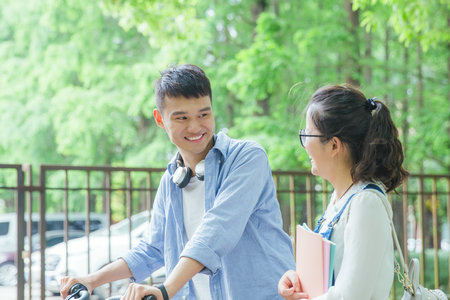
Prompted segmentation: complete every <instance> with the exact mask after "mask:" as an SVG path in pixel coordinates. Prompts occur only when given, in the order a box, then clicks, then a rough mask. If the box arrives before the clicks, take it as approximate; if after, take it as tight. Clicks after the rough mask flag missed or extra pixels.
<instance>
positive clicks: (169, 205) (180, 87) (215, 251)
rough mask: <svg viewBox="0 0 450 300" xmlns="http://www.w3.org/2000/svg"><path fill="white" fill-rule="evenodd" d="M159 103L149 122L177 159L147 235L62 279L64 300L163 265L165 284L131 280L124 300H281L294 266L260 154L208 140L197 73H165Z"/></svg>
mask: <svg viewBox="0 0 450 300" xmlns="http://www.w3.org/2000/svg"><path fill="white" fill-rule="evenodd" d="M156 105H157V109H155V110H154V113H153V115H154V118H155V121H156V123H157V125H158V126H159V127H161V128H162V129H164V130H165V131H166V132H167V135H168V136H169V138H170V140H171V141H172V143H173V144H175V145H176V146H177V148H178V153H177V155H176V156H175V157H174V159H173V160H172V161H171V162H170V163H169V165H168V167H167V170H166V172H165V173H164V175H163V177H162V179H161V182H160V186H159V188H158V192H157V195H156V199H155V203H154V206H153V214H152V219H151V233H150V238H149V240H148V241H141V243H140V244H139V245H138V246H137V247H136V248H134V249H132V250H130V251H129V252H128V253H127V254H126V255H125V256H123V257H122V259H119V260H117V261H115V262H113V263H111V264H110V265H108V266H106V267H105V268H103V269H101V270H100V271H98V272H96V273H93V274H91V275H88V276H86V277H83V278H67V277H65V278H63V279H62V280H61V294H62V296H63V297H65V296H66V295H67V291H68V289H69V287H70V286H71V285H72V284H73V283H75V282H81V283H84V284H85V285H86V286H87V287H88V289H89V291H92V290H93V289H94V288H96V287H97V286H99V285H102V284H104V283H107V282H111V281H114V280H118V279H123V278H127V277H130V278H132V280H133V281H136V282H140V281H142V280H144V279H145V278H146V277H148V276H149V275H150V274H151V273H152V272H154V271H156V270H158V269H159V268H160V267H162V266H165V267H166V271H167V275H168V276H167V279H166V281H165V282H164V285H161V286H159V287H158V288H155V287H151V286H147V285H140V284H134V283H132V284H130V286H129V288H128V289H127V292H126V294H125V295H124V298H123V300H141V299H142V297H143V296H145V295H149V294H153V295H156V296H157V298H158V300H166V299H168V298H171V299H200V300H203V299H207V300H209V299H214V300H219V299H232V300H235V299H268V300H269V299H270V300H273V299H280V296H279V295H278V293H277V283H278V280H279V278H280V277H281V276H282V275H283V273H284V272H285V271H286V270H288V269H290V268H294V267H295V263H294V258H293V251H292V242H291V240H290V239H289V237H288V235H287V234H286V233H285V232H284V231H283V229H282V219H281V213H280V208H279V204H278V201H277V199H276V197H275V186H274V183H273V180H272V174H271V170H270V167H269V163H268V159H267V155H266V153H265V151H264V150H263V148H262V147H261V146H259V145H257V144H256V143H254V142H248V141H240V140H234V139H230V138H229V137H228V136H226V135H225V134H224V133H219V134H217V135H215V134H214V132H215V123H214V115H213V109H212V106H211V87H210V83H209V80H208V78H207V77H206V75H205V73H204V72H203V70H201V69H200V68H198V67H196V66H193V65H188V64H187V65H181V66H177V67H173V68H169V69H167V70H165V71H163V72H162V74H161V78H160V79H159V80H158V82H157V84H156ZM200 166H204V169H203V168H201V167H200ZM199 167H200V168H199ZM187 168H189V170H188V169H187ZM185 171H187V173H186V172H185ZM190 172H191V174H190ZM185 173H186V174H185ZM197 177H199V178H200V179H199V178H197ZM183 179H185V180H183ZM176 182H177V183H176Z"/></svg>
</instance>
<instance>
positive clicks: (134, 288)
mask: <svg viewBox="0 0 450 300" xmlns="http://www.w3.org/2000/svg"><path fill="white" fill-rule="evenodd" d="M147 295H154V296H156V298H157V299H158V300H163V295H162V293H161V291H160V290H159V289H158V288H156V287H154V286H149V285H144V284H137V283H130V285H129V286H128V288H127V290H126V292H125V295H123V297H122V299H121V300H142V298H144V297H145V296H147Z"/></svg>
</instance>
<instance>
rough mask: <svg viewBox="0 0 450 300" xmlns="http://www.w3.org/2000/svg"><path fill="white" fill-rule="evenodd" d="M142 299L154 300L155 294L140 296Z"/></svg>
mask: <svg viewBox="0 0 450 300" xmlns="http://www.w3.org/2000/svg"><path fill="white" fill-rule="evenodd" d="M142 300H156V296H153V295H147V296H145V297H144V298H142Z"/></svg>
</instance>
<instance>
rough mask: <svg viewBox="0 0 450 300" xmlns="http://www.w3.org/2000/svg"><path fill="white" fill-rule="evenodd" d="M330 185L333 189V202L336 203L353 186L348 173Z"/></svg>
mask: <svg viewBox="0 0 450 300" xmlns="http://www.w3.org/2000/svg"><path fill="white" fill-rule="evenodd" d="M331 185H333V187H334V191H335V196H336V197H335V200H334V202H335V203H336V202H337V201H339V200H340V199H341V198H342V197H343V196H344V195H345V194H346V193H347V192H348V191H349V190H350V188H351V187H352V186H353V179H352V176H351V175H350V172H349V173H348V174H347V175H345V176H340V177H338V178H336V179H335V180H334V182H331Z"/></svg>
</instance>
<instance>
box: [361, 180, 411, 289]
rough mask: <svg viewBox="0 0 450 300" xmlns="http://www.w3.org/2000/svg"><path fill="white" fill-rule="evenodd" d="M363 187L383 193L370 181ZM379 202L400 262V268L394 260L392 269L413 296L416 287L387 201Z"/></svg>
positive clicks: (404, 287)
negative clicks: (384, 213)
mask: <svg viewBox="0 0 450 300" xmlns="http://www.w3.org/2000/svg"><path fill="white" fill-rule="evenodd" d="M364 189H374V190H377V191H379V192H380V193H382V194H383V195H385V193H384V192H383V190H382V189H381V188H380V187H379V186H378V185H375V184H372V183H370V184H368V185H366V187H365V188H364ZM381 202H382V203H383V206H384V208H385V209H386V213H387V215H388V219H389V225H390V226H391V231H392V238H393V240H394V244H395V248H397V252H398V257H399V259H400V264H401V268H400V266H399V264H398V262H397V260H395V269H394V270H395V273H397V277H398V281H400V283H401V284H402V286H403V289H404V290H405V291H408V292H409V293H411V295H413V296H414V295H415V294H416V288H415V286H414V284H412V282H411V277H410V276H409V274H408V267H407V266H406V264H405V258H404V257H403V252H402V248H401V247H400V243H399V242H398V238H397V233H396V232H395V227H394V223H393V222H392V218H391V217H390V214H389V208H388V206H387V203H386V202H387V201H384V200H383V201H381ZM401 269H403V274H402V273H401Z"/></svg>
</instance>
